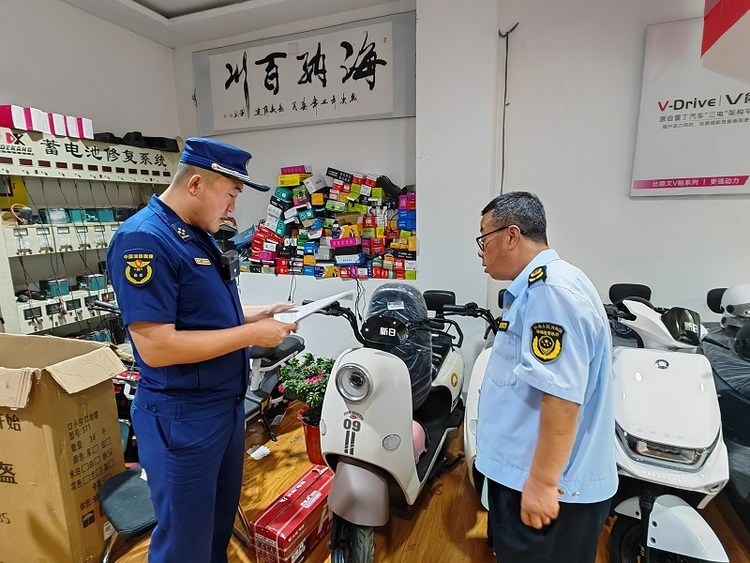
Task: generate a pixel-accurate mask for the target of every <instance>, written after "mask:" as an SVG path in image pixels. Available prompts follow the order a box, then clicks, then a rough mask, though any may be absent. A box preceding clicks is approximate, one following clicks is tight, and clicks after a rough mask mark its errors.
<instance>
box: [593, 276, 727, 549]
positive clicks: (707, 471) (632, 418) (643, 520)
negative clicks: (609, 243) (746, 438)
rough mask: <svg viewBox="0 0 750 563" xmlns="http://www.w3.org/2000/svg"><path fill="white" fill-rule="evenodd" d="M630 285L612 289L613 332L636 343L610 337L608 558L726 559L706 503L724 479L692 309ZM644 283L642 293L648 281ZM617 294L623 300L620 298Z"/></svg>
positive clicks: (723, 454) (717, 424)
mask: <svg viewBox="0 0 750 563" xmlns="http://www.w3.org/2000/svg"><path fill="white" fill-rule="evenodd" d="M633 287H634V286H632V285H630V284H618V285H615V286H613V287H612V288H611V289H610V299H611V300H612V301H613V302H614V303H617V305H607V306H606V307H605V308H606V309H607V313H608V316H609V317H610V320H611V321H612V322H613V323H614V328H615V330H614V332H615V334H622V332H623V331H622V330H618V329H622V327H626V328H629V329H631V330H632V331H633V333H634V335H633V336H634V337H635V338H634V339H633V340H634V344H635V345H636V346H637V347H633V346H632V345H631V346H627V345H625V346H618V345H615V347H614V351H613V365H612V374H613V383H614V386H613V391H614V410H615V421H616V441H615V443H616V447H615V455H616V459H617V465H618V469H619V474H620V476H621V478H620V486H619V488H618V492H617V495H616V496H615V499H614V502H613V507H614V512H615V513H616V514H617V520H616V521H615V523H614V525H613V527H612V530H611V533H610V540H609V552H610V561H611V562H612V563H619V562H628V563H630V562H633V563H635V562H636V561H644V562H649V561H660V562H661V561H675V562H678V561H679V562H683V563H688V562H698V561H701V562H704V561H712V562H717V563H719V562H721V563H724V562H728V561H729V559H728V557H727V554H726V552H725V551H724V548H723V547H722V545H721V543H720V542H719V539H718V538H717V537H716V535H715V534H714V532H713V530H711V528H710V527H709V526H708V524H707V523H706V522H705V521H704V520H703V518H702V517H701V516H700V515H699V514H698V512H697V511H696V510H695V509H694V508H693V506H697V508H704V507H705V506H706V505H707V504H708V503H709V502H710V500H711V499H712V498H713V497H714V496H716V494H717V493H718V492H719V491H720V490H721V489H722V487H724V485H725V484H726V483H727V480H728V478H729V466H728V458H727V449H726V446H725V445H724V441H723V437H722V429H721V415H720V413H719V404H718V401H717V398H716V389H715V387H714V381H713V375H712V372H711V365H710V364H709V362H708V360H707V359H706V358H705V357H704V356H701V355H699V354H695V351H696V349H697V346H698V344H699V343H700V337H701V334H702V332H703V330H702V327H701V324H700V318H699V315H698V313H696V312H694V311H690V310H688V309H682V308H678V307H675V308H671V309H668V310H663V309H661V310H655V309H654V308H653V306H651V304H650V303H648V301H647V298H646V299H644V298H642V297H640V298H639V297H630V298H628V296H632V295H633V292H632V289H633ZM635 287H636V288H638V287H640V288H645V289H646V290H648V292H647V295H648V296H650V289H648V288H647V287H646V286H635ZM623 297H625V298H623Z"/></svg>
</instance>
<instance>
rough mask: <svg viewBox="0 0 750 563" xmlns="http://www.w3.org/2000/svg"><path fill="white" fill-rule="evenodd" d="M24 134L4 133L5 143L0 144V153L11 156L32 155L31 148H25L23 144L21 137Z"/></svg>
mask: <svg viewBox="0 0 750 563" xmlns="http://www.w3.org/2000/svg"><path fill="white" fill-rule="evenodd" d="M24 135H25V133H16V132H14V131H6V132H5V138H4V139H3V140H4V141H5V142H4V143H2V144H0V152H4V153H12V154H34V153H33V151H32V150H31V147H27V146H26V143H24V140H23V136H24Z"/></svg>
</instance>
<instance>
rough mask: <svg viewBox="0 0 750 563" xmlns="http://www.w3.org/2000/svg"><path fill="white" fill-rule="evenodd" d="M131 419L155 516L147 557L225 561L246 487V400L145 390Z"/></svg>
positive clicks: (168, 562) (161, 561) (155, 562)
mask: <svg viewBox="0 0 750 563" xmlns="http://www.w3.org/2000/svg"><path fill="white" fill-rule="evenodd" d="M139 392H140V391H139ZM209 401H210V399H209ZM132 419H133V429H134V431H135V435H136V440H137V443H138V457H139V461H140V463H141V465H142V466H143V468H144V469H145V470H146V475H147V477H148V485H149V488H150V489H151V500H152V502H153V504H154V510H155V512H156V519H157V525H156V528H155V529H154V531H153V533H152V535H151V543H150V546H149V552H148V560H149V563H185V562H187V561H189V562H191V563H226V561H227V546H228V545H229V539H230V538H231V536H232V528H233V524H234V516H235V513H236V511H237V504H238V502H239V499H240V489H241V487H242V464H243V459H244V450H245V447H244V446H245V413H244V402H243V401H242V400H237V399H231V400H223V401H214V402H203V403H179V402H176V401H174V400H172V399H171V398H170V399H169V400H167V399H164V400H161V399H160V398H159V397H158V394H155V393H146V392H144V393H141V396H140V397H139V395H138V394H136V397H135V400H134V401H133V408H132Z"/></svg>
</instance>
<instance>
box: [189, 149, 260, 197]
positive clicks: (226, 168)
mask: <svg viewBox="0 0 750 563" xmlns="http://www.w3.org/2000/svg"><path fill="white" fill-rule="evenodd" d="M251 158H253V155H251V154H250V153H249V152H247V151H244V150H242V149H240V148H238V147H235V146H232V145H228V144H226V143H222V142H221V141H216V140H214V139H204V138H202V137H190V138H189V139H187V140H185V148H184V149H183V151H182V156H181V157H180V162H184V163H185V164H190V165H192V166H197V167H199V168H205V169H206V170H211V171H212V172H218V173H219V174H223V175H224V176H228V177H229V178H235V179H237V180H240V181H241V182H242V183H243V184H246V185H248V186H250V187H251V188H255V189H256V190H260V191H261V192H267V191H268V190H270V189H271V188H269V187H268V186H264V185H262V184H256V183H255V182H253V181H252V180H251V179H250V176H248V175H247V166H248V165H249V164H250V159H251Z"/></svg>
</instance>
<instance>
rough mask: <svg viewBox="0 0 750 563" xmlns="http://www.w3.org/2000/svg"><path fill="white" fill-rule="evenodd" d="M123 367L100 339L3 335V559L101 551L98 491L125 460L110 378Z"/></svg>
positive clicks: (60, 562)
mask: <svg viewBox="0 0 750 563" xmlns="http://www.w3.org/2000/svg"><path fill="white" fill-rule="evenodd" d="M122 369H123V367H122V363H121V362H120V360H119V359H118V358H117V356H116V355H115V353H114V352H113V351H112V350H111V349H110V348H109V347H108V346H106V345H102V344H99V343H96V342H88V341H84V340H72V339H65V338H55V337H52V336H20V335H14V334H0V421H2V425H1V426H0V514H2V518H0V561H3V563H28V562H29V561H54V562H55V563H82V562H90V561H91V562H93V561H99V560H100V559H101V555H102V552H103V551H104V544H105V518H104V517H103V516H102V514H101V511H100V509H99V504H98V501H97V491H98V489H99V487H100V486H101V484H102V483H103V482H104V481H106V480H107V479H108V478H109V477H111V476H113V475H116V474H117V473H120V472H121V471H123V470H124V469H125V464H124V462H123V453H122V447H121V445H120V432H119V426H118V422H117V407H116V404H115V397H114V392H113V389H112V379H111V378H112V376H113V375H115V374H117V373H120V372H121V371H122ZM107 528H110V527H109V526H107Z"/></svg>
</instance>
